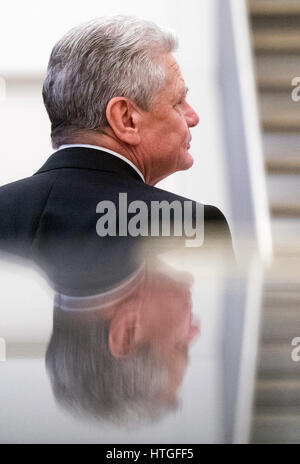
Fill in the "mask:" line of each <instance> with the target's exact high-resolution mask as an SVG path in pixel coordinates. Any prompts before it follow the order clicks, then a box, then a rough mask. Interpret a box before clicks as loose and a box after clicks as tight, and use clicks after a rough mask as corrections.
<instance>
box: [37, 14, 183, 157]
mask: <svg viewBox="0 0 300 464" xmlns="http://www.w3.org/2000/svg"><path fill="white" fill-rule="evenodd" d="M176 47H177V39H176V37H175V36H174V34H173V32H171V31H168V30H165V29H162V28H160V27H158V26H157V25H156V24H155V23H153V22H151V21H146V20H143V19H139V18H135V17H130V16H113V17H103V18H98V19H96V20H93V21H90V22H88V23H85V24H83V25H80V26H78V27H75V28H73V29H71V30H70V31H69V32H68V33H67V34H66V35H65V36H64V37H63V38H62V39H61V40H60V41H59V42H58V43H57V44H56V45H55V46H54V48H53V50H52V53H51V56H50V60H49V64H48V69H47V75H46V78H45V81H44V86H43V99H44V103H45V106H46V109H47V112H48V115H49V118H50V121H51V137H52V145H53V147H54V148H57V147H58V146H59V145H61V144H62V143H70V142H71V141H72V134H74V133H78V132H79V133H80V131H97V132H100V133H101V132H103V130H104V129H105V127H107V125H108V122H107V118H106V107H107V104H108V102H109V101H110V100H111V99H112V98H114V97H116V96H123V97H127V98H130V99H132V100H133V101H134V102H135V103H136V104H137V105H138V106H139V107H140V108H141V109H143V110H145V111H147V110H149V108H150V107H151V104H152V102H153V100H154V97H155V95H156V94H157V93H158V92H159V90H160V89H161V88H162V87H163V84H164V82H165V73H164V70H163V67H162V66H161V64H160V63H159V57H160V56H161V55H162V54H164V53H171V52H172V51H174V50H175V49H176Z"/></svg>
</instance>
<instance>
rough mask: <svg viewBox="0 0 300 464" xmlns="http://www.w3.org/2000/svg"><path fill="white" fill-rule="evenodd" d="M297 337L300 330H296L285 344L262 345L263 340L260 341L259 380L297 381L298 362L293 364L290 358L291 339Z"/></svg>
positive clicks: (299, 372)
mask: <svg viewBox="0 0 300 464" xmlns="http://www.w3.org/2000/svg"><path fill="white" fill-rule="evenodd" d="M297 336H300V328H296V329H295V334H293V337H292V338H288V339H287V340H286V341H285V342H276V343H275V342H273V343H264V340H263V339H262V340H261V346H260V350H259V356H258V377H259V378H276V379H278V378H279V379H282V378H284V377H289V378H291V379H299V377H300V362H295V361H293V360H292V358H291V355H292V350H293V347H292V346H291V343H292V339H293V338H294V337H297Z"/></svg>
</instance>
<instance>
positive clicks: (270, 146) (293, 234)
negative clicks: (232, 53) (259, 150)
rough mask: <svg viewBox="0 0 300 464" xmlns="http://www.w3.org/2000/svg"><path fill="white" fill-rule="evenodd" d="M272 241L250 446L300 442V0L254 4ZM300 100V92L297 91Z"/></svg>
mask: <svg viewBox="0 0 300 464" xmlns="http://www.w3.org/2000/svg"><path fill="white" fill-rule="evenodd" d="M248 9H249V19H250V26H251V34H252V43H253V51H254V63H255V69H256V79H257V90H258V103H259V108H260V118H261V127H262V135H263V148H264V156H265V167H266V173H267V186H268V195H269V204H270V213H271V220H272V233H273V240H274V253H275V259H274V265H273V267H272V269H270V270H269V271H268V272H267V274H266V276H265V285H264V296H263V302H262V308H263V312H262V323H261V336H260V347H259V357H258V367H257V379H256V386H255V400H254V409H253V422H252V433H251V441H252V442H254V443H300V362H298V363H296V362H294V361H292V359H291V352H292V348H293V347H292V346H291V341H292V339H293V338H294V337H300V101H299V102H295V101H293V99H292V91H293V89H294V88H295V87H294V86H292V79H293V78H294V77H296V76H299V82H300V1H299V0H248ZM299 95H300V92H299Z"/></svg>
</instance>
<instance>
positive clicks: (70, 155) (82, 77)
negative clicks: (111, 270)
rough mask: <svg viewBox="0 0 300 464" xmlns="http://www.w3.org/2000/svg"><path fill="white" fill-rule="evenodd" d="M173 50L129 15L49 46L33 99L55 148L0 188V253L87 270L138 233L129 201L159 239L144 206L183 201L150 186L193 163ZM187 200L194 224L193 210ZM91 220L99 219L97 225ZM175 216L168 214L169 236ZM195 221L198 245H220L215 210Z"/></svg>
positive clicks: (190, 115) (223, 226) (169, 41)
mask: <svg viewBox="0 0 300 464" xmlns="http://www.w3.org/2000/svg"><path fill="white" fill-rule="evenodd" d="M175 48H176V39H175V38H174V36H173V34H172V33H170V32H168V31H165V30H162V29H160V28H159V27H158V26H156V25H155V24H153V23H152V22H148V21H145V20H141V19H137V18H133V17H111V18H100V19H97V20H95V21H92V22H89V23H87V24H84V25H81V26H79V27H76V28H74V29H72V30H71V31H69V32H68V33H67V34H66V35H65V36H64V37H63V38H62V39H61V40H60V41H59V42H58V43H57V44H56V45H55V47H54V48H53V51H52V53H51V57H50V61H49V65H48V70H47V75H46V78H45V82H44V86H43V98H44V103H45V106H46V109H47V112H48V115H49V118H50V121H51V137H52V145H53V147H54V148H55V149H56V151H55V153H54V154H53V155H52V156H50V158H49V159H48V160H47V161H46V163H45V164H44V165H43V166H42V168H41V169H39V171H38V172H37V173H36V174H34V175H33V176H32V177H30V178H27V179H23V180H21V181H18V182H14V183H11V184H9V185H6V186H3V187H1V189H0V213H1V230H0V248H2V249H5V250H6V251H11V252H13V253H17V254H20V255H22V256H26V257H28V258H30V259H34V260H35V261H38V263H39V264H42V266H45V267H47V270H49V269H50V270H51V272H52V274H53V275H57V269H61V268H62V267H64V268H65V269H68V270H70V269H73V270H74V269H80V272H81V273H82V272H86V271H87V270H89V269H90V266H91V263H92V262H95V271H96V270H98V269H99V266H100V267H101V262H100V261H97V259H100V258H99V257H101V256H103V253H104V250H105V248H106V247H108V246H109V245H112V246H114V242H113V240H112V239H113V238H114V236H116V235H119V236H126V235H134V236H137V235H139V233H138V232H139V228H138V222H143V221H141V217H139V218H133V213H134V212H136V211H137V209H138V207H137V206H136V205H137V203H136V202H137V201H138V202H140V203H139V205H140V204H141V202H142V204H143V205H145V206H146V208H148V210H147V211H148V212H149V215H148V217H147V220H146V222H145V221H144V225H145V223H146V226H147V225H148V223H149V221H148V220H150V222H151V221H152V220H154V216H155V220H156V221H158V222H159V224H158V227H156V226H157V224H156V225H155V226H154V227H153V228H152V229H151V230H150V228H149V230H150V232H149V235H151V231H153V230H154V235H159V234H157V231H158V230H160V226H161V224H160V222H161V221H163V219H164V216H163V215H160V214H152V210H151V207H152V206H153V205H154V204H155V205H157V204H161V202H165V203H164V205H165V204H168V205H173V206H174V205H175V206H177V207H178V206H179V208H181V206H185V203H186V202H188V200H187V199H185V198H182V197H180V196H177V195H174V194H172V193H169V192H166V191H164V190H161V189H158V188H156V187H154V185H155V184H156V183H157V182H158V181H160V180H162V179H164V178H165V177H167V176H168V175H170V174H172V173H174V172H175V171H179V170H186V169H188V168H190V167H191V166H192V164H193V158H192V156H191V154H190V153H189V149H190V143H191V133H190V129H191V128H193V127H195V126H196V125H197V124H198V122H199V118H198V115H197V114H196V112H195V111H194V109H193V108H192V107H191V106H190V105H189V104H188V102H187V100H186V94H187V88H186V85H185V82H184V80H183V77H182V75H181V72H180V69H179V66H178V64H177V62H176V60H175V58H174V56H173V55H172V52H173V51H174V50H175ZM120 195H123V197H120ZM120 198H121V200H122V201H123V207H124V208H125V209H126V211H125V213H126V214H125V213H124V208H123V210H122V212H120V210H121V209H122V208H121V207H120ZM125 200H126V205H125V206H124V201H125ZM101 202H103V203H101ZM108 202H110V203H108ZM166 202H167V203H166ZM190 203H191V209H190V210H189V211H190V212H192V213H191V214H192V218H191V221H192V222H193V223H194V222H195V221H194V219H195V215H196V218H197V211H198V207H199V206H203V205H199V204H196V203H195V202H191V201H190ZM111 204H112V206H113V208H112V209H110V208H109V206H110V205H111ZM128 204H129V205H133V206H132V207H131V210H130V208H128V210H127V205H128ZM117 205H118V207H117ZM121 206H122V205H121ZM120 208H121V209H120ZM139 208H140V209H143V208H141V207H140V206H139ZM175 209H176V208H175ZM177 212H178V208H177ZM99 213H106V216H105V215H104V216H105V220H103V221H102V223H101V217H102V218H103V216H99ZM113 213H115V214H114V215H113ZM127 213H130V214H129V216H127ZM124 214H125V216H126V217H125V219H124V217H123V216H124ZM176 214H177V213H175V212H174V214H173V216H172V214H170V215H169V219H170V222H171V223H172V224H171V226H170V227H169V228H168V227H167V230H168V231H169V235H172V234H174V227H175V226H174V222H175V221H174V218H175V216H176ZM112 216H114V217H113V218H112ZM182 217H183V213H182V216H181V218H182ZM110 219H112V222H111V223H110ZM131 219H132V220H135V223H134V225H135V228H131V229H130V230H131V231H132V230H133V232H132V233H131V234H130V233H128V230H127V227H126V221H127V222H129V221H130V220H131ZM144 219H145V217H144ZM177 219H178V217H177ZM124 220H125V226H124ZM98 221H100V222H98ZM121 222H122V227H121ZM204 223H205V237H204V245H205V244H206V243H208V242H209V240H208V238H210V235H212V234H211V231H212V230H217V231H218V232H220V233H221V232H222V233H223V237H225V240H227V241H228V242H230V232H229V229H228V226H227V222H226V220H225V218H224V216H223V214H222V213H221V212H220V211H219V210H218V209H217V208H215V207H211V206H205V207H204ZM131 225H132V224H131ZM152 225H153V224H152ZM214 225H216V228H214V227H213V226H214ZM117 226H119V227H117ZM196 226H197V223H196ZM163 227H164V225H163ZM141 235H147V234H146V233H145V230H143V231H141ZM174 235H178V233H177V234H176V233H175V234H174ZM183 235H184V233H183ZM119 257H120V255H119ZM118 259H119V258H118V257H117V256H116V260H118ZM120 278H121V276H120Z"/></svg>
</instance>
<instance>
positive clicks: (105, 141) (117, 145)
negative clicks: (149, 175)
mask: <svg viewBox="0 0 300 464" xmlns="http://www.w3.org/2000/svg"><path fill="white" fill-rule="evenodd" d="M67 143H68V144H84V145H94V146H97V147H102V148H106V149H107V150H111V151H113V152H116V153H118V154H119V155H122V156H124V158H126V159H127V160H128V161H130V162H131V163H133V164H134V165H135V166H136V167H137V169H138V170H139V171H140V172H141V173H142V175H143V176H144V178H146V172H145V171H146V169H145V166H144V165H143V163H142V162H141V160H140V159H139V157H138V156H137V154H136V153H135V150H134V148H131V147H130V146H128V145H127V144H125V143H122V141H120V140H116V139H115V138H114V137H113V136H112V135H111V134H109V133H103V134H97V133H80V134H78V136H76V135H75V136H74V137H73V138H72V140H71V141H70V140H69V141H68V142H67Z"/></svg>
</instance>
